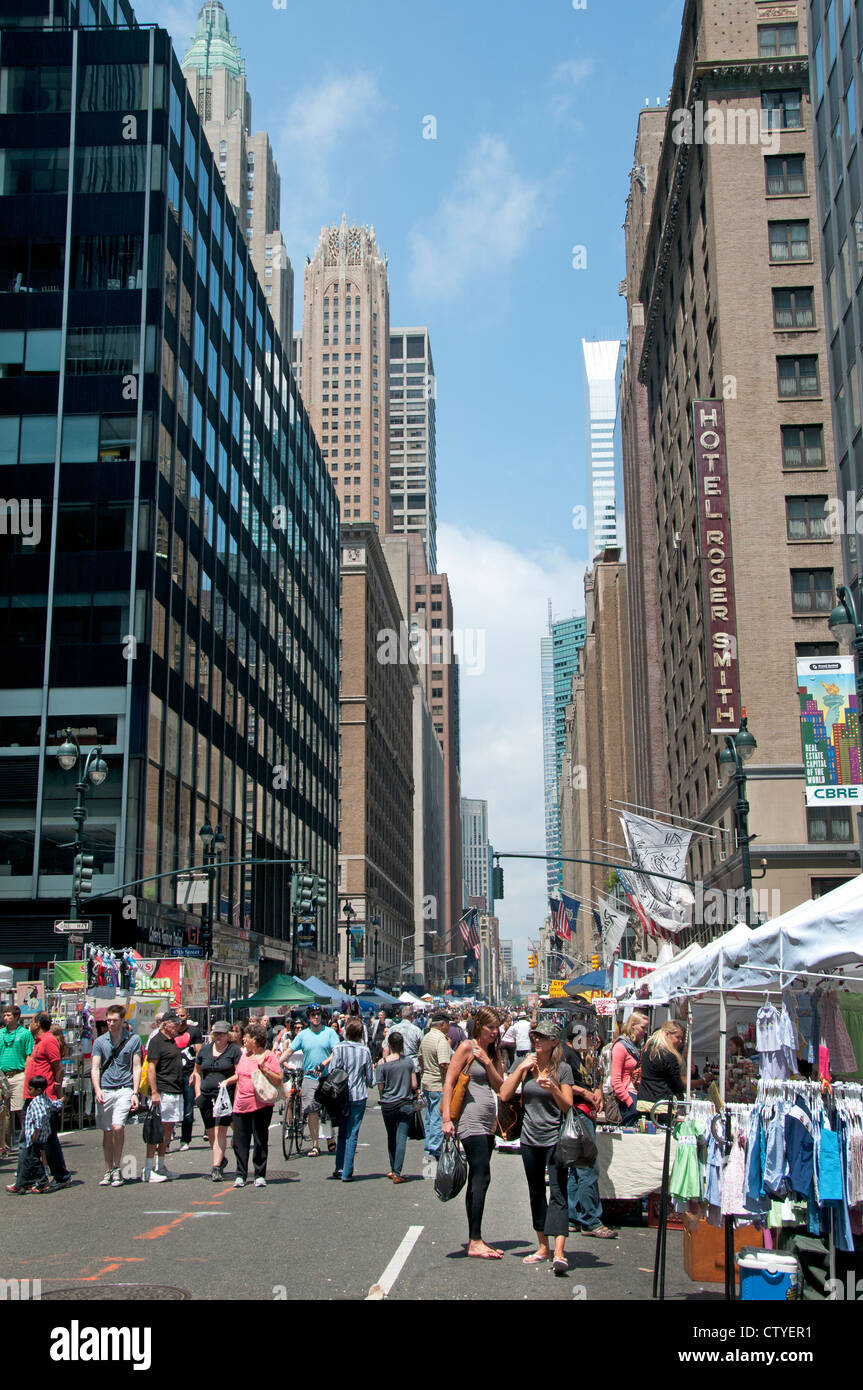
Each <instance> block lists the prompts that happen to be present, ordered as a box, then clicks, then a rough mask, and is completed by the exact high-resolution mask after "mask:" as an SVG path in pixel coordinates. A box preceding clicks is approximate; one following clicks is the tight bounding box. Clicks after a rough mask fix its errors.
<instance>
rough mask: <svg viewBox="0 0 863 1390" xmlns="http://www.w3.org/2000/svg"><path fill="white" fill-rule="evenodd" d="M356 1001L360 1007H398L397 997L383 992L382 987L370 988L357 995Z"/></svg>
mask: <svg viewBox="0 0 863 1390" xmlns="http://www.w3.org/2000/svg"><path fill="white" fill-rule="evenodd" d="M357 1003H358V1004H359V1006H360V1008H361V1009H369V1010H371V1009H380V1008H381V1007H384V1008H386V1007H388V1006H389V1007H392V1008H400V1007H401V1006H400V1005H399V1001H398V999H394V998H393V996H392V995H391V994H385V993H384V991H383V990H382V989H370V990H367V991H366V993H365V994H358V995H357Z"/></svg>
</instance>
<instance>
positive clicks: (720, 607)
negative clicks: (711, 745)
mask: <svg viewBox="0 0 863 1390" xmlns="http://www.w3.org/2000/svg"><path fill="white" fill-rule="evenodd" d="M692 411H693V416H694V427H695V473H696V488H697V496H698V528H699V535H700V539H701V591H702V602H703V607H704V613H703V617H704V634H705V648H706V651H705V657H706V662H707V689H708V701H709V717H710V732H711V733H712V734H727V733H736V731H737V730H738V729H739V728H740V717H741V710H740V677H739V668H738V660H737V617H736V611H735V606H734V570H733V567H732V563H731V515H730V506H729V496H728V468H727V462H726V456H725V414H724V407H723V403H722V401H694V402H693V406H692Z"/></svg>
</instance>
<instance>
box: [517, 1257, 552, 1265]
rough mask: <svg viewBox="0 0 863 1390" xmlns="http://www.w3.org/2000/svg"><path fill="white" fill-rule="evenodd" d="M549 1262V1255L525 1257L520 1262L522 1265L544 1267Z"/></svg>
mask: <svg viewBox="0 0 863 1390" xmlns="http://www.w3.org/2000/svg"><path fill="white" fill-rule="evenodd" d="M550 1261H551V1255H526V1256H525V1257H524V1259H523V1260H522V1264H523V1265H544V1264H548V1263H549V1262H550Z"/></svg>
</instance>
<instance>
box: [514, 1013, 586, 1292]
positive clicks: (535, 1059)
mask: <svg viewBox="0 0 863 1390" xmlns="http://www.w3.org/2000/svg"><path fill="white" fill-rule="evenodd" d="M530 1041H531V1043H532V1045H533V1047H534V1049H535V1050H534V1051H533V1052H530V1053H528V1055H527V1057H525V1059H524V1061H523V1062H519V1063H518V1065H517V1066H516V1067H514V1068H513V1070H512V1071H511V1072H510V1074H509V1076H508V1077H507V1078H506V1080H505V1081H504V1083H503V1087H502V1088H501V1093H500V1098H501V1100H504V1101H506V1100H512V1098H513V1096H514V1095H515V1093H516V1091H517V1090H518V1087H519V1085H520V1086H521V1095H522V1101H523V1103H524V1121H523V1123H522V1130H521V1142H520V1144H519V1148H520V1150H521V1161H522V1163H523V1164H524V1174H525V1177H526V1178H527V1188H528V1192H529V1194H530V1216H531V1222H532V1225H533V1229H534V1231H535V1232H536V1239H537V1249H536V1252H535V1253H534V1254H533V1255H528V1256H527V1257H526V1258H525V1260H524V1263H525V1264H526V1265H538V1264H543V1263H545V1262H548V1263H551V1261H552V1260H553V1261H554V1272H555V1274H561V1275H563V1274H566V1272H567V1270H568V1268H569V1261H568V1260H567V1258H566V1251H565V1248H564V1247H565V1246H566V1236H567V1232H568V1231H569V1212H568V1208H567V1196H566V1185H567V1177H568V1173H569V1170H568V1169H567V1168H558V1166H557V1163H556V1161H555V1147H556V1145H557V1137H558V1134H559V1132H560V1122H561V1120H562V1119H563V1116H564V1115H565V1114H566V1113H567V1111H569V1110H571V1109H572V1084H573V1076H572V1068H571V1067H570V1066H569V1064H568V1063H567V1062H564V1060H563V1048H562V1046H561V1037H560V1029H559V1028H556V1027H555V1025H554V1024H553V1023H537V1024H536V1025H535V1027H534V1028H532V1029H531V1033H530ZM546 1172H547V1173H548V1196H547V1197H546V1193H545V1177H546ZM550 1240H553V1241H554V1254H553V1255H552V1251H551V1246H550V1244H549V1241H550Z"/></svg>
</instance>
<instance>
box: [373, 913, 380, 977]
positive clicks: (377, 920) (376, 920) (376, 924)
mask: <svg viewBox="0 0 863 1390" xmlns="http://www.w3.org/2000/svg"><path fill="white" fill-rule="evenodd" d="M380 925H381V919H380V917H379V916H378V914H377V913H375V915H374V917H373V918H372V926H373V927H374V929H375V972H374V975H373V977H372V989H377V987H378V931H379V928H380Z"/></svg>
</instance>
